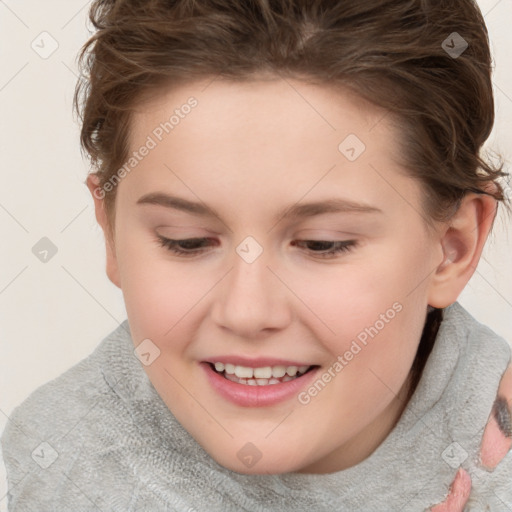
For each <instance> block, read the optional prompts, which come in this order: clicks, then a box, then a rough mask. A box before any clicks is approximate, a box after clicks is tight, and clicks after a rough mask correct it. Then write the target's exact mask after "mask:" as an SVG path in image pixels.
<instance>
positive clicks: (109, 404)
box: [1, 331, 127, 508]
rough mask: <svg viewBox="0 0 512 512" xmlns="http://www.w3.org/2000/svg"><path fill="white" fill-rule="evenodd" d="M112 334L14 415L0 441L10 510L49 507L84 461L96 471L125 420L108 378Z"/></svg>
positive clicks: (124, 412) (112, 341)
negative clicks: (116, 429) (40, 504)
mask: <svg viewBox="0 0 512 512" xmlns="http://www.w3.org/2000/svg"><path fill="white" fill-rule="evenodd" d="M115 332H117V331H114V333H115ZM114 333H111V334H110V335H109V336H108V337H107V338H105V339H104V340H103V341H102V342H101V343H100V344H99V345H98V347H97V348H96V350H95V351H94V352H93V353H92V354H90V355H89V356H88V357H86V358H85V359H83V360H81V361H80V362H78V363H77V364H76V365H74V366H73V367H71V368H70V369H69V370H67V371H66V372H64V373H63V374H62V375H60V376H59V377H57V378H55V379H53V380H52V381H50V382H47V383H46V384H44V385H42V386H41V387H39V388H38V389H36V390H35V391H34V392H32V394H31V395H30V396H29V397H28V398H27V399H25V400H24V401H23V402H22V403H21V404H20V405H18V406H17V407H16V408H15V409H14V411H13V412H12V414H11V415H10V417H9V420H8V422H7V424H6V426H5V429H4V432H3V434H2V437H1V446H2V454H3V459H4V464H5V468H6V473H7V478H8V486H9V495H10V496H9V500H10V501H9V505H10V507H13V508H14V506H15V505H19V506H21V507H22V508H23V507H24V506H25V505H26V504H28V503H31V504H33V503H43V502H45V501H44V500H45V497H46V498H47V499H48V502H51V499H53V498H52V497H53V496H56V495H59V494H60V492H61V491H62V489H63V488H64V487H66V486H68V487H70V488H72V487H73V485H72V482H71V481H70V480H69V478H70V476H71V475H72V472H73V471H74V468H76V467H80V466H83V465H84V463H85V461H87V465H88V466H90V467H92V468H94V466H95V462H94V460H95V459H96V460H99V457H100V456H101V453H102V452H103V451H104V450H105V449H106V447H108V446H110V445H111V444H112V437H113V435H112V434H111V432H113V431H115V425H116V423H117V424H121V423H122V421H123V417H126V416H127V412H126V408H125V407H124V405H123V403H122V400H120V399H119V397H118V396H117V394H116V393H115V391H114V389H113V386H112V383H111V382H110V379H109V376H108V375H106V374H105V368H106V367H107V366H108V363H109V357H110V356H111V353H112V351H113V349H114V347H115V343H116V342H117V341H118V340H117V339H116V337H115V336H114V337H113V336H112V334H114ZM90 467H89V468H88V469H87V468H82V469H81V471H82V473H84V471H85V473H84V474H86V472H87V471H90ZM59 489H60V491H59ZM18 498H19V499H20V501H18Z"/></svg>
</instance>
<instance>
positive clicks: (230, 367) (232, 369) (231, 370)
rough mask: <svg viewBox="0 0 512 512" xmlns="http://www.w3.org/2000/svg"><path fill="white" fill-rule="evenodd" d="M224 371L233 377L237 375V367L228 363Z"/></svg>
mask: <svg viewBox="0 0 512 512" xmlns="http://www.w3.org/2000/svg"><path fill="white" fill-rule="evenodd" d="M224 369H225V370H226V373H230V374H232V375H233V374H234V373H235V365H234V364H230V363H226V366H225V368H224Z"/></svg>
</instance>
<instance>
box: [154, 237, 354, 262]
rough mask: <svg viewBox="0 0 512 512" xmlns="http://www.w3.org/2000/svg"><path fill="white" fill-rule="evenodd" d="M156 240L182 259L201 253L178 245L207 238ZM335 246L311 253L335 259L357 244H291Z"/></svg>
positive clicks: (323, 242) (345, 242) (348, 242)
mask: <svg viewBox="0 0 512 512" xmlns="http://www.w3.org/2000/svg"><path fill="white" fill-rule="evenodd" d="M157 239H158V241H159V243H160V245H161V246H162V247H165V248H166V249H167V250H168V251H170V252H172V253H174V254H177V255H178V256H183V257H192V256H196V255H198V254H201V253H203V252H204V251H201V250H197V249H195V250H192V251H191V250H184V249H181V248H180V247H179V244H187V243H191V242H192V243H193V242H196V243H197V242H200V243H201V244H202V243H203V242H207V241H208V240H209V239H208V238H187V239H184V240H172V239H170V238H165V237H163V236H160V235H157ZM300 243H302V244H308V243H309V244H311V243H313V244H335V248H333V249H330V250H328V251H325V252H318V251H313V254H314V256H315V257H319V258H330V257H335V256H336V255H337V254H341V253H347V252H349V251H351V250H352V249H353V248H354V247H355V246H356V245H357V242H356V241H355V240H346V241H334V240H297V241H295V240H294V242H293V245H298V244H300Z"/></svg>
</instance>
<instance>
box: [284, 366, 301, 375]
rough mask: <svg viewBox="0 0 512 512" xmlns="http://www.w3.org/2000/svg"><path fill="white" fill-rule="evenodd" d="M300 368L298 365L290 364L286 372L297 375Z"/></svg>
mask: <svg viewBox="0 0 512 512" xmlns="http://www.w3.org/2000/svg"><path fill="white" fill-rule="evenodd" d="M298 370H299V369H298V368H297V367H296V366H288V368H286V373H287V374H288V375H289V376H290V377H295V375H296V374H297V371H298Z"/></svg>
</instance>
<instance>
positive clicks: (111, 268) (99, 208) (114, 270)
mask: <svg viewBox="0 0 512 512" xmlns="http://www.w3.org/2000/svg"><path fill="white" fill-rule="evenodd" d="M86 185H87V188H88V189H89V191H90V192H91V195H92V198H93V200H94V210H95V213H96V220H97V221H98V224H99V225H100V226H101V228H102V230H103V234H104V235H105V247H106V251H107V258H106V267H107V269H106V270H107V276H108V278H109V279H110V281H112V283H114V284H115V285H116V286H117V287H118V288H121V280H120V279H119V269H118V266H117V257H116V251H115V243H114V234H113V233H112V232H111V228H110V224H109V222H108V218H107V213H106V211H105V203H104V197H105V192H104V191H103V190H102V189H101V188H100V186H99V178H98V176H97V175H96V174H89V176H88V177H87V180H86Z"/></svg>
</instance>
